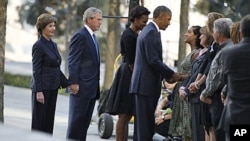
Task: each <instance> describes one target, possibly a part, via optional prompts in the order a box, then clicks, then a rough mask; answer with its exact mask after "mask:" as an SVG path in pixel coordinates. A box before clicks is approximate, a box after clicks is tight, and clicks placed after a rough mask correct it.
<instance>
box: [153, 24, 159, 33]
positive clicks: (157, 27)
mask: <svg viewBox="0 0 250 141" xmlns="http://www.w3.org/2000/svg"><path fill="white" fill-rule="evenodd" d="M152 23H153V24H154V25H155V27H156V29H157V31H158V32H160V29H159V26H158V25H157V24H156V23H155V22H154V21H152Z"/></svg>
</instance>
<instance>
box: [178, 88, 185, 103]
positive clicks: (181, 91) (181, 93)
mask: <svg viewBox="0 0 250 141" xmlns="http://www.w3.org/2000/svg"><path fill="white" fill-rule="evenodd" d="M184 89H185V87H180V88H179V96H180V98H181V99H182V100H185V99H186V97H187V93H186V92H185V90H184Z"/></svg>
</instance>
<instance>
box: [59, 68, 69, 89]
mask: <svg viewBox="0 0 250 141" xmlns="http://www.w3.org/2000/svg"><path fill="white" fill-rule="evenodd" d="M60 86H61V88H66V87H68V86H69V84H68V79H67V78H66V76H65V75H64V74H63V72H62V71H61V70H60Z"/></svg>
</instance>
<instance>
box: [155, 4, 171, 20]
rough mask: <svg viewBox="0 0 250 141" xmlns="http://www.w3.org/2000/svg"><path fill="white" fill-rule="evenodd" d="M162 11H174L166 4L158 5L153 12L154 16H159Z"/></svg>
mask: <svg viewBox="0 0 250 141" xmlns="http://www.w3.org/2000/svg"><path fill="white" fill-rule="evenodd" d="M161 13H170V14H171V13H172V12H171V10H170V9H169V8H168V7H166V6H163V5H162V6H158V7H156V8H155V10H154V12H153V18H157V17H159V16H160V14H161Z"/></svg>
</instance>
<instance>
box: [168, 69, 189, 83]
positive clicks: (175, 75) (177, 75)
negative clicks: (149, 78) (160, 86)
mask: <svg viewBox="0 0 250 141" xmlns="http://www.w3.org/2000/svg"><path fill="white" fill-rule="evenodd" d="M165 80H166V81H167V82H168V83H170V84H172V83H175V82H177V81H182V80H184V78H183V76H182V75H181V74H180V73H178V72H175V73H173V75H172V77H171V78H170V79H167V78H165Z"/></svg>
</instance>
